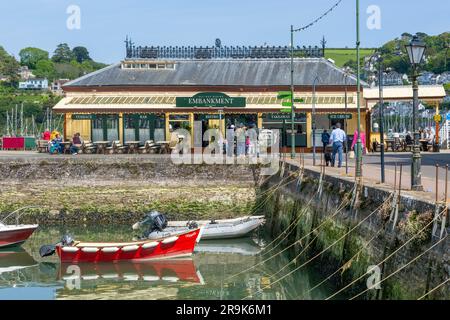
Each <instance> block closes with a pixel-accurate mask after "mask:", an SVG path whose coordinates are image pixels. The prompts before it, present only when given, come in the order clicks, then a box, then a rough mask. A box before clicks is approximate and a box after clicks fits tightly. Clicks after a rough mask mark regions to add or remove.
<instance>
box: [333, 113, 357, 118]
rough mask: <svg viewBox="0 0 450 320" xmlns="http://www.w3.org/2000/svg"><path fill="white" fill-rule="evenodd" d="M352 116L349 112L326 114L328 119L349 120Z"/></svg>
mask: <svg viewBox="0 0 450 320" xmlns="http://www.w3.org/2000/svg"><path fill="white" fill-rule="evenodd" d="M352 117H353V116H352V114H351V113H335V114H329V115H328V119H330V120H350V119H352Z"/></svg>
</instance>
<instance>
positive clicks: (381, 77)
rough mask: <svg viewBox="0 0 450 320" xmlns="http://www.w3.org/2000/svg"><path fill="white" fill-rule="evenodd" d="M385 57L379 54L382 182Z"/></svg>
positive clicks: (382, 174)
mask: <svg viewBox="0 0 450 320" xmlns="http://www.w3.org/2000/svg"><path fill="white" fill-rule="evenodd" d="M383 85H384V84H383V57H382V56H381V54H379V55H378V89H379V95H380V101H379V102H378V104H379V106H378V112H379V113H380V114H379V116H380V162H381V183H385V182H386V176H385V170H384V125H383V122H384V95H383Z"/></svg>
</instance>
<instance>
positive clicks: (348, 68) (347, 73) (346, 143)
mask: <svg viewBox="0 0 450 320" xmlns="http://www.w3.org/2000/svg"><path fill="white" fill-rule="evenodd" d="M344 72H345V73H344V79H345V81H344V83H345V114H347V110H348V83H347V79H348V77H349V75H350V67H347V68H345V69H344ZM344 128H345V131H347V118H345V119H344ZM344 147H345V174H346V175H348V141H345V144H344Z"/></svg>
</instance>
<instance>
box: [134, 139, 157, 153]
mask: <svg viewBox="0 0 450 320" xmlns="http://www.w3.org/2000/svg"><path fill="white" fill-rule="evenodd" d="M155 145H156V144H155V143H154V142H153V140H147V141H145V143H144V146H142V147H139V149H138V152H139V153H141V154H142V153H151V151H152V150H154V149H152V147H154V146H155Z"/></svg>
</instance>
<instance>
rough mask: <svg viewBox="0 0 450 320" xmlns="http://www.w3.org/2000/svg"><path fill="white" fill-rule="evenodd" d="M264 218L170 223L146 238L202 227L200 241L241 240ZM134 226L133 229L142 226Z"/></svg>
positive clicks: (165, 235) (247, 217)
mask: <svg viewBox="0 0 450 320" xmlns="http://www.w3.org/2000/svg"><path fill="white" fill-rule="evenodd" d="M265 221H266V220H265V219H264V216H245V217H241V218H235V219H224V220H209V221H207V220H200V221H170V222H168V223H167V227H165V228H163V229H162V231H153V232H151V233H150V234H148V238H150V239H156V238H161V237H167V236H172V235H176V234H178V233H182V232H186V230H188V229H189V228H192V227H204V228H203V230H202V233H201V235H200V240H212V239H232V238H241V237H245V236H247V235H249V234H251V233H252V232H253V231H254V230H256V229H257V228H258V227H260V226H261V225H263V224H264V223H265ZM143 223H145V222H141V223H138V224H136V225H135V226H134V227H133V228H135V229H136V228H137V226H138V225H140V224H143Z"/></svg>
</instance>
